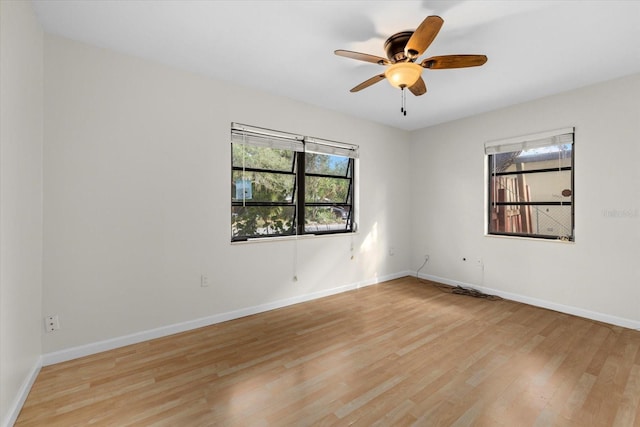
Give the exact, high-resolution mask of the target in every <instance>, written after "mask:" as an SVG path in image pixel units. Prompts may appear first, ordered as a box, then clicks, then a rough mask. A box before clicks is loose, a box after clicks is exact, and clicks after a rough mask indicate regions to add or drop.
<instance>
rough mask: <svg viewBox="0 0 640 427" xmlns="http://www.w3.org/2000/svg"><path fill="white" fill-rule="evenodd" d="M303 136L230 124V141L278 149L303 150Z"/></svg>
mask: <svg viewBox="0 0 640 427" xmlns="http://www.w3.org/2000/svg"><path fill="white" fill-rule="evenodd" d="M303 139H304V138H303V137H301V136H297V135H293V134H287V133H284V132H278V131H272V130H268V129H262V128H256V127H252V126H246V125H240V124H237V123H232V124H231V142H232V143H234V144H246V145H254V146H258V147H269V148H275V149H280V150H291V151H304V145H303Z"/></svg>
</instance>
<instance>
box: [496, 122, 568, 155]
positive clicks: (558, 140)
mask: <svg viewBox="0 0 640 427" xmlns="http://www.w3.org/2000/svg"><path fill="white" fill-rule="evenodd" d="M573 134H574V128H572V127H571V128H564V129H557V130H553V131H549V132H542V133H537V134H533V135H525V136H519V137H515V138H508V139H502V140H497V141H489V142H486V143H485V144H484V152H485V154H498V153H509V152H513V151H522V150H530V149H532V148H541V147H549V146H552V145H561V144H571V143H572V142H573Z"/></svg>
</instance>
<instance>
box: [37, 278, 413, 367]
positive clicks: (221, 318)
mask: <svg viewBox="0 0 640 427" xmlns="http://www.w3.org/2000/svg"><path fill="white" fill-rule="evenodd" d="M409 275H412V273H411V272H409V271H402V272H398V273H394V274H389V275H386V276H375V277H373V278H370V279H367V280H363V281H360V282H356V283H351V284H348V285H343V286H338V287H336V288H332V289H326V290H322V291H318V292H313V293H310V294H306V295H300V296H296V297H292V298H285V299H282V300H278V301H273V302H269V303H265V304H260V305H257V306H253V307H246V308H242V309H239V310H234V311H229V312H226V313H219V314H214V315H212V316H206V317H202V318H199V319H194V320H188V321H186V322H181V323H176V324H172V325H167V326H162V327H160V328H155V329H149V330H146V331H141V332H136V333H133V334H129V335H125V336H121V337H116V338H111V339H107V340H103V341H98V342H94V343H90V344H86V345H81V346H77V347H72V348H67V349H64V350H59V351H55V352H51V353H46V354H44V355H43V356H42V366H48V365H53V364H56V363H61V362H66V361H68V360H73V359H78V358H80V357H85V356H90V355H92V354H97V353H101V352H103V351H107V350H113V349H115V348H119V347H124V346H127V345H131V344H137V343H140V342H144V341H149V340H152V339H156V338H162V337H165V336H168V335H173V334H177V333H180V332H186V331H190V330H192V329H197V328H202V327H204V326H209V325H214V324H216V323H221V322H226V321H229V320H233V319H238V318H240V317H245V316H250V315H252V314H258V313H263V312H265V311H270V310H274V309H277V308H282V307H287V306H289V305H293V304H298V303H301V302H307V301H311V300H314V299H318V298H323V297H326V296H330V295H335V294H339V293H342V292H347V291H352V290H355V289H359V288H362V287H365V286H370V285H375V284H377V283H381V282H385V281H387V280H393V279H398V278H400V277H405V276H409Z"/></svg>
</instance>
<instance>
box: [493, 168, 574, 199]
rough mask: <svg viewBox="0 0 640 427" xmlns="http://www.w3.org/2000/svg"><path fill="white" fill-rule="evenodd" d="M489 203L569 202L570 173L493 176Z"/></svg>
mask: <svg viewBox="0 0 640 427" xmlns="http://www.w3.org/2000/svg"><path fill="white" fill-rule="evenodd" d="M490 184H491V187H490V194H489V200H490V202H494V201H495V202H571V171H570V170H569V171H558V172H555V171H554V172H539V173H530V174H522V175H503V176H494V177H491V179H490Z"/></svg>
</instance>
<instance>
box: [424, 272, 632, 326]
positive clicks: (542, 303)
mask: <svg viewBox="0 0 640 427" xmlns="http://www.w3.org/2000/svg"><path fill="white" fill-rule="evenodd" d="M413 275H415V274H413ZM418 276H419V277H420V278H421V279H426V280H431V281H433V282H438V283H443V284H445V285H450V286H462V287H463V288H473V289H477V290H479V291H482V292H484V293H486V294H490V295H497V296H499V297H501V298H504V299H508V300H511V301H517V302H521V303H524V304H529V305H533V306H536V307H542V308H548V309H549V310H554V311H559V312H561V313H566V314H572V315H574V316H578V317H584V318H587V319H591V320H596V321H598V322H604V323H608V324H610V325H616V326H622V327H624V328H629V329H640V321H638V320H632V319H625V318H623V317H617V316H612V315H610V314H604V313H599V312H596V311H591V310H585V309H583V308H579V307H573V306H570V305H564V304H558V303H555V302H551V301H546V300H542V299H538V298H532V297H528V296H525V295H519V294H513V293H511V292H504V291H500V290H498V289H492V288H488V287H485V286H477V285H472V284H469V283H464V282H460V281H457V280H451V279H447V278H444V277H438V276H433V275H431V274H422V273H420V274H419V275H418Z"/></svg>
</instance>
